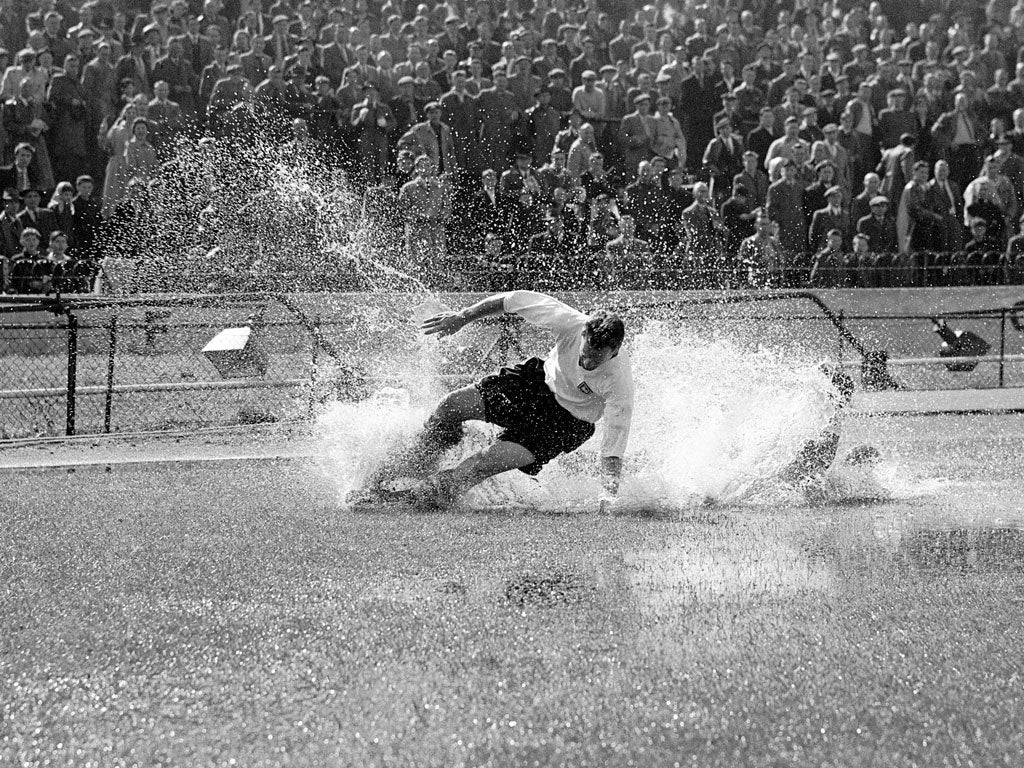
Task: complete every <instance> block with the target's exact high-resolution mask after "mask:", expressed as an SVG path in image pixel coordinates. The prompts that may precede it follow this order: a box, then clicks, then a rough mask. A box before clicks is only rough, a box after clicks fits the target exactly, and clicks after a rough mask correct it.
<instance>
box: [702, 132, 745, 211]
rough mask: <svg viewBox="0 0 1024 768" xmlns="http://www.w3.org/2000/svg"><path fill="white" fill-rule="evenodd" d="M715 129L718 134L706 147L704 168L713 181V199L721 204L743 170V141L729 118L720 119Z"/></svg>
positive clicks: (711, 187) (703, 160)
mask: <svg viewBox="0 0 1024 768" xmlns="http://www.w3.org/2000/svg"><path fill="white" fill-rule="evenodd" d="M715 130H716V132H717V135H716V136H715V138H713V139H712V140H711V141H710V142H708V145H707V147H706V148H705V149H704V156H703V159H702V168H703V170H704V173H706V174H707V175H708V178H709V179H710V181H711V185H710V191H711V196H712V199H713V200H716V201H719V202H718V204H719V205H720V204H721V201H723V200H725V198H726V197H728V195H729V193H730V191H731V190H732V180H733V177H734V176H735V175H736V174H737V173H740V172H741V171H742V170H743V141H742V140H741V139H740V138H739V136H736V135H735V134H734V133H733V128H732V123H730V122H729V120H728V119H722V120H719V122H718V124H717V125H716V126H715Z"/></svg>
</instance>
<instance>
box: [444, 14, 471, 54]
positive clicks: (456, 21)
mask: <svg viewBox="0 0 1024 768" xmlns="http://www.w3.org/2000/svg"><path fill="white" fill-rule="evenodd" d="M461 25H462V19H461V18H459V16H458V15H457V14H454V13H449V14H448V15H447V16H446V17H445V20H444V32H442V33H441V34H440V35H438V36H437V38H436V39H437V47H438V48H439V49H440V50H441V51H454V52H455V56H456V58H457V59H458V60H459V61H462V60H463V59H464V58H466V56H468V55H469V48H468V47H467V46H466V38H465V36H464V35H463V34H462V30H461V29H460V26H461Z"/></svg>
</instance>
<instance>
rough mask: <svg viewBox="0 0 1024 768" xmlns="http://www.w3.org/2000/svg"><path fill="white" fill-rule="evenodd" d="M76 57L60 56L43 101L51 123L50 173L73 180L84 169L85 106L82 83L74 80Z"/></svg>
mask: <svg viewBox="0 0 1024 768" xmlns="http://www.w3.org/2000/svg"><path fill="white" fill-rule="evenodd" d="M79 68H80V60H79V58H78V56H76V55H74V54H69V55H68V56H67V57H66V58H65V59H64V71H63V73H61V74H58V75H54V77H53V79H52V80H51V81H50V88H49V91H48V93H47V97H46V100H47V102H48V103H49V105H50V115H51V117H52V119H53V125H52V127H51V129H50V139H51V141H52V146H53V148H54V156H53V158H52V160H53V175H54V177H55V178H58V179H73V178H75V177H77V176H78V175H79V174H80V173H82V172H83V171H84V170H86V167H87V165H88V164H89V163H88V159H87V151H88V150H87V147H88V145H87V142H86V127H87V120H88V115H87V107H86V103H85V96H84V94H83V93H82V86H81V84H80V83H79V81H78V75H79Z"/></svg>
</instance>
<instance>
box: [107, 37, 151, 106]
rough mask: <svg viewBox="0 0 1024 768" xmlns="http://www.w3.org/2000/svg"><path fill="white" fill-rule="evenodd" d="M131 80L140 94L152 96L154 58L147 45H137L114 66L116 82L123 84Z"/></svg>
mask: <svg viewBox="0 0 1024 768" xmlns="http://www.w3.org/2000/svg"><path fill="white" fill-rule="evenodd" d="M125 79H130V80H131V81H132V82H133V83H135V89H136V91H137V92H138V93H144V94H146V95H147V96H150V95H152V83H153V58H152V54H151V50H150V48H149V47H148V46H146V45H135V46H132V48H131V49H130V50H129V51H127V52H126V53H125V54H124V55H122V56H121V57H120V58H118V60H117V62H116V63H115V65H114V80H115V82H117V83H121V82H122V81H124V80H125Z"/></svg>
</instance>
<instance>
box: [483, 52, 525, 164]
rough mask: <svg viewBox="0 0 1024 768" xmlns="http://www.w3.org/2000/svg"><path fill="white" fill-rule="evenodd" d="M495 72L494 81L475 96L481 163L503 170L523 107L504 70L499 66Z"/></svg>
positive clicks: (507, 162)
mask: <svg viewBox="0 0 1024 768" xmlns="http://www.w3.org/2000/svg"><path fill="white" fill-rule="evenodd" d="M492 76H493V78H494V85H493V86H492V87H490V88H485V89H484V90H482V91H480V95H479V96H477V97H476V105H477V116H478V120H479V121H480V128H479V136H480V145H481V146H480V152H481V163H482V165H483V166H484V167H486V168H493V169H495V170H496V171H503V170H504V169H505V168H507V167H508V165H509V160H508V158H509V154H510V151H511V149H512V129H513V127H514V126H515V124H516V121H517V120H518V119H519V116H520V110H519V106H518V104H517V102H516V99H515V96H514V95H513V94H512V93H511V92H510V91H509V90H508V78H507V77H506V75H505V72H504V71H503V70H501V69H499V68H497V67H496V68H495V69H494V71H493V74H492Z"/></svg>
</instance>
